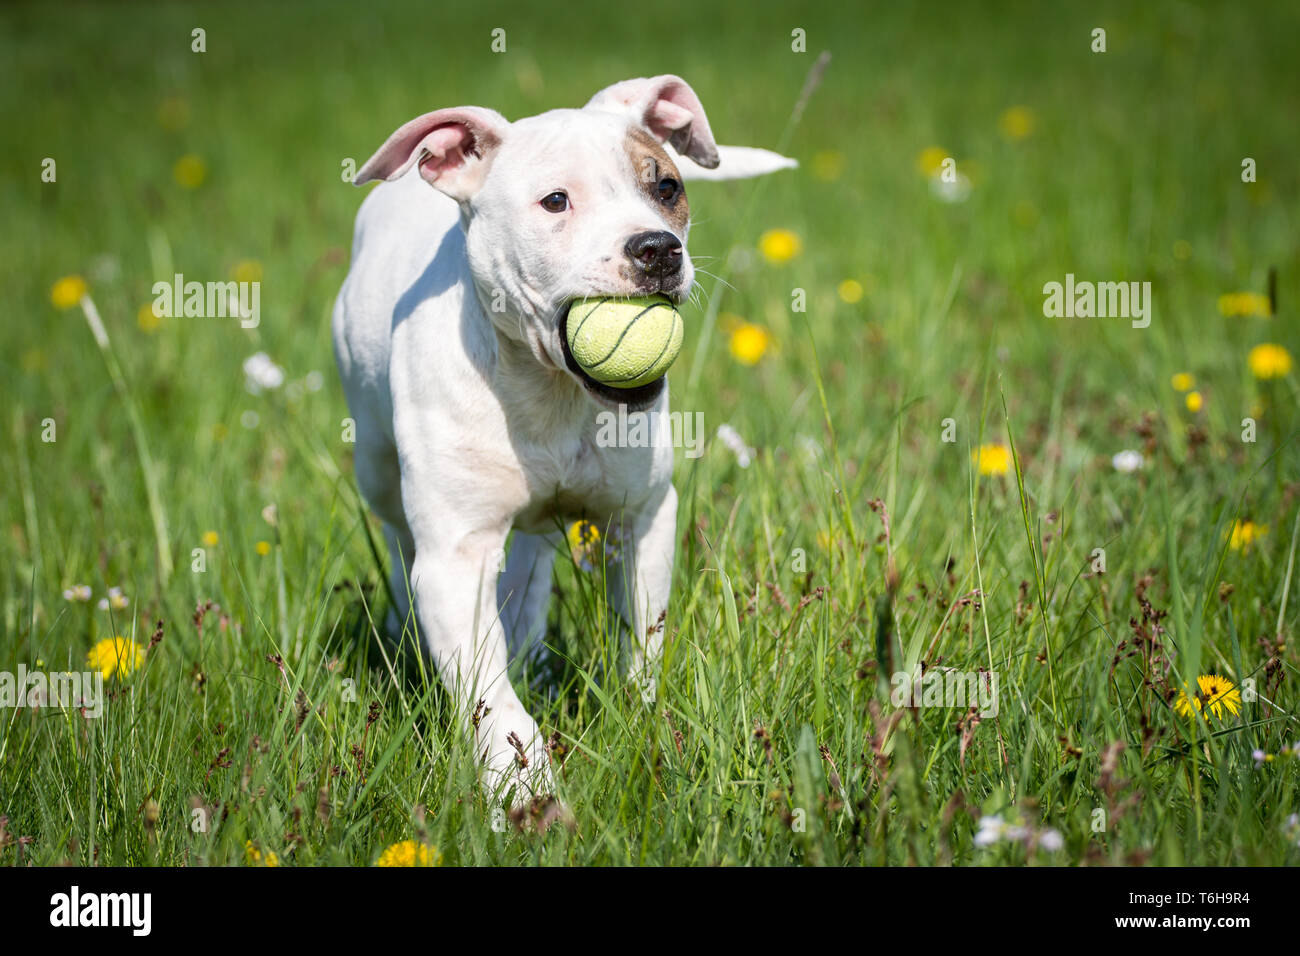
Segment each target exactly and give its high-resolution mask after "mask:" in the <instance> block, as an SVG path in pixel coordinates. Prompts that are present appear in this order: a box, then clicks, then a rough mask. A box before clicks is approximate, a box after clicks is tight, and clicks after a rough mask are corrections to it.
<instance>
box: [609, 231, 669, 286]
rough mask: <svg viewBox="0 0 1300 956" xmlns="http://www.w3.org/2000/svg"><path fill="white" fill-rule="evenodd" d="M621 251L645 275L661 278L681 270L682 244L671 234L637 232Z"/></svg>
mask: <svg viewBox="0 0 1300 956" xmlns="http://www.w3.org/2000/svg"><path fill="white" fill-rule="evenodd" d="M623 251H624V252H625V253H627V257H628V258H629V259H631V260H632V263H633V264H634V265H635V266H636V267H637V268H638V269H640V270H641V271H643V272H644V273H645V274H646V275H651V276H659V277H661V278H662V277H663V276H670V275H673V274H675V273H677V272H679V271H681V268H682V243H681V240H679V239H678V238H677V237H676V236H674V235H673V234H672V233H671V232H663V231H659V232H638V233H637V234H636V235H635V236H633V237H632V238H631V239H629V240H628V241H627V245H625V246H624V247H623Z"/></svg>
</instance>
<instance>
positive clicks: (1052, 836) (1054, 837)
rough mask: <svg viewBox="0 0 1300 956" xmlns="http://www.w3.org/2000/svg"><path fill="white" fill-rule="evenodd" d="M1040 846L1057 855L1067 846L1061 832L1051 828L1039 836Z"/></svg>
mask: <svg viewBox="0 0 1300 956" xmlns="http://www.w3.org/2000/svg"><path fill="white" fill-rule="evenodd" d="M1038 845H1039V846H1041V847H1042V848H1043V849H1044V850H1046V851H1047V852H1048V853H1055V852H1056V851H1057V850H1059V849H1061V848H1062V847H1064V846H1065V839H1064V838H1063V837H1062V836H1061V833H1060V831H1059V830H1053V829H1050V828H1049V829H1047V830H1044V831H1043V832H1042V833H1040V834H1039V835H1038Z"/></svg>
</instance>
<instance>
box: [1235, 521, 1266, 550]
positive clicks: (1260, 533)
mask: <svg viewBox="0 0 1300 956" xmlns="http://www.w3.org/2000/svg"><path fill="white" fill-rule="evenodd" d="M1266 534H1268V525H1266V524H1256V523H1255V522H1254V521H1251V520H1250V519H1249V518H1239V519H1237V520H1236V521H1234V522H1233V523H1232V533H1231V534H1230V535H1229V537H1228V547H1230V548H1231V549H1232V550H1233V551H1249V550H1250V549H1251V546H1252V545H1254V543H1255V542H1256V541H1258V540H1259V539H1260V538H1262V537H1264V535H1266Z"/></svg>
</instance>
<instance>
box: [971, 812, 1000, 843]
mask: <svg viewBox="0 0 1300 956" xmlns="http://www.w3.org/2000/svg"><path fill="white" fill-rule="evenodd" d="M1006 831H1007V825H1006V824H1005V823H1003V822H1002V818H1001V817H999V816H992V817H980V829H979V832H978V833H976V834H975V845H976V846H992V845H993V844H994V843H997V842H998V841H999V840H1001V839H1002V837H1003V836H1005V835H1006Z"/></svg>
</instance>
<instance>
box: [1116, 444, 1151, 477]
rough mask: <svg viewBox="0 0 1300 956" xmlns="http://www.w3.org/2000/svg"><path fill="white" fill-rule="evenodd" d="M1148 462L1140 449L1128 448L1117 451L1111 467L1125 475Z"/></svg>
mask: <svg viewBox="0 0 1300 956" xmlns="http://www.w3.org/2000/svg"><path fill="white" fill-rule="evenodd" d="M1145 463H1146V459H1144V458H1143V457H1142V453H1141V452H1140V451H1133V450H1132V449H1131V448H1126V449H1125V450H1124V451H1121V452H1117V453H1116V455H1115V457H1114V458H1112V459H1111V460H1110V464H1111V467H1112V468H1114V469H1115V470H1116V471H1118V472H1122V473H1123V474H1125V475H1131V474H1132V473H1133V472H1135V471H1137V470H1138V469H1139V468H1141V467H1142V466H1143V464H1145Z"/></svg>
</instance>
